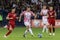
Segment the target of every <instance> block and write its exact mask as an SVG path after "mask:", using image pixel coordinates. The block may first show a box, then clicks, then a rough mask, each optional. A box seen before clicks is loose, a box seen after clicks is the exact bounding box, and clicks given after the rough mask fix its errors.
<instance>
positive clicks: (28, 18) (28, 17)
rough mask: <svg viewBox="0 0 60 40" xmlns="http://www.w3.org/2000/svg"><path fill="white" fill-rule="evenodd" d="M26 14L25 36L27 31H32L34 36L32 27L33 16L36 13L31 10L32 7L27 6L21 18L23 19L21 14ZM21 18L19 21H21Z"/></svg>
mask: <svg viewBox="0 0 60 40" xmlns="http://www.w3.org/2000/svg"><path fill="white" fill-rule="evenodd" d="M23 15H24V25H25V26H26V31H25V33H24V35H23V36H24V37H25V36H26V33H27V32H28V31H29V32H30V33H31V35H32V36H33V35H34V34H33V32H32V29H31V16H32V15H33V16H35V14H34V13H33V12H32V11H31V9H30V7H27V8H26V11H23V12H22V13H21V14H20V20H21V16H23ZM20 20H19V21H20Z"/></svg>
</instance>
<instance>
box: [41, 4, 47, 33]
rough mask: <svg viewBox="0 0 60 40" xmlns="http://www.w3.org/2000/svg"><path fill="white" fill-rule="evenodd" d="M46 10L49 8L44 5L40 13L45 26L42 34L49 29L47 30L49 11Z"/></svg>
mask: <svg viewBox="0 0 60 40" xmlns="http://www.w3.org/2000/svg"><path fill="white" fill-rule="evenodd" d="M46 8H47V6H46V5H43V8H42V10H41V13H40V15H42V24H43V30H42V32H44V31H45V30H46V32H48V28H47V26H48V17H47V14H48V10H47V9H46Z"/></svg>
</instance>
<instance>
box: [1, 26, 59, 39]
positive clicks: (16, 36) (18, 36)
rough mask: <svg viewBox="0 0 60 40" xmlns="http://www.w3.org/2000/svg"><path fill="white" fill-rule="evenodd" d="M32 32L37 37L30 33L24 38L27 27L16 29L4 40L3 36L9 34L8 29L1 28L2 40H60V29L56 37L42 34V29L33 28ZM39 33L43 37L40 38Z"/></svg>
mask: <svg viewBox="0 0 60 40" xmlns="http://www.w3.org/2000/svg"><path fill="white" fill-rule="evenodd" d="M32 30H33V32H34V35H35V36H34V37H32V36H31V35H30V33H28V34H27V36H26V38H24V37H23V36H22V35H23V33H24V31H25V27H16V28H15V29H14V31H13V32H12V33H11V34H10V35H9V36H8V38H4V37H3V35H4V34H5V33H6V32H7V29H2V28H0V40H60V28H56V35H55V36H49V34H48V33H42V32H41V31H42V29H41V28H32ZM38 33H42V34H43V37H42V38H38Z"/></svg>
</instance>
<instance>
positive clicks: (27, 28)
mask: <svg viewBox="0 0 60 40" xmlns="http://www.w3.org/2000/svg"><path fill="white" fill-rule="evenodd" d="M24 25H25V26H26V30H25V32H24V35H23V36H24V37H25V36H26V34H27V32H28V31H29V27H28V22H24Z"/></svg>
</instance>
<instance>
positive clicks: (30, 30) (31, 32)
mask: <svg viewBox="0 0 60 40" xmlns="http://www.w3.org/2000/svg"><path fill="white" fill-rule="evenodd" d="M29 32H30V34H31V35H32V36H33V35H34V34H33V31H32V29H31V26H29Z"/></svg>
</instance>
